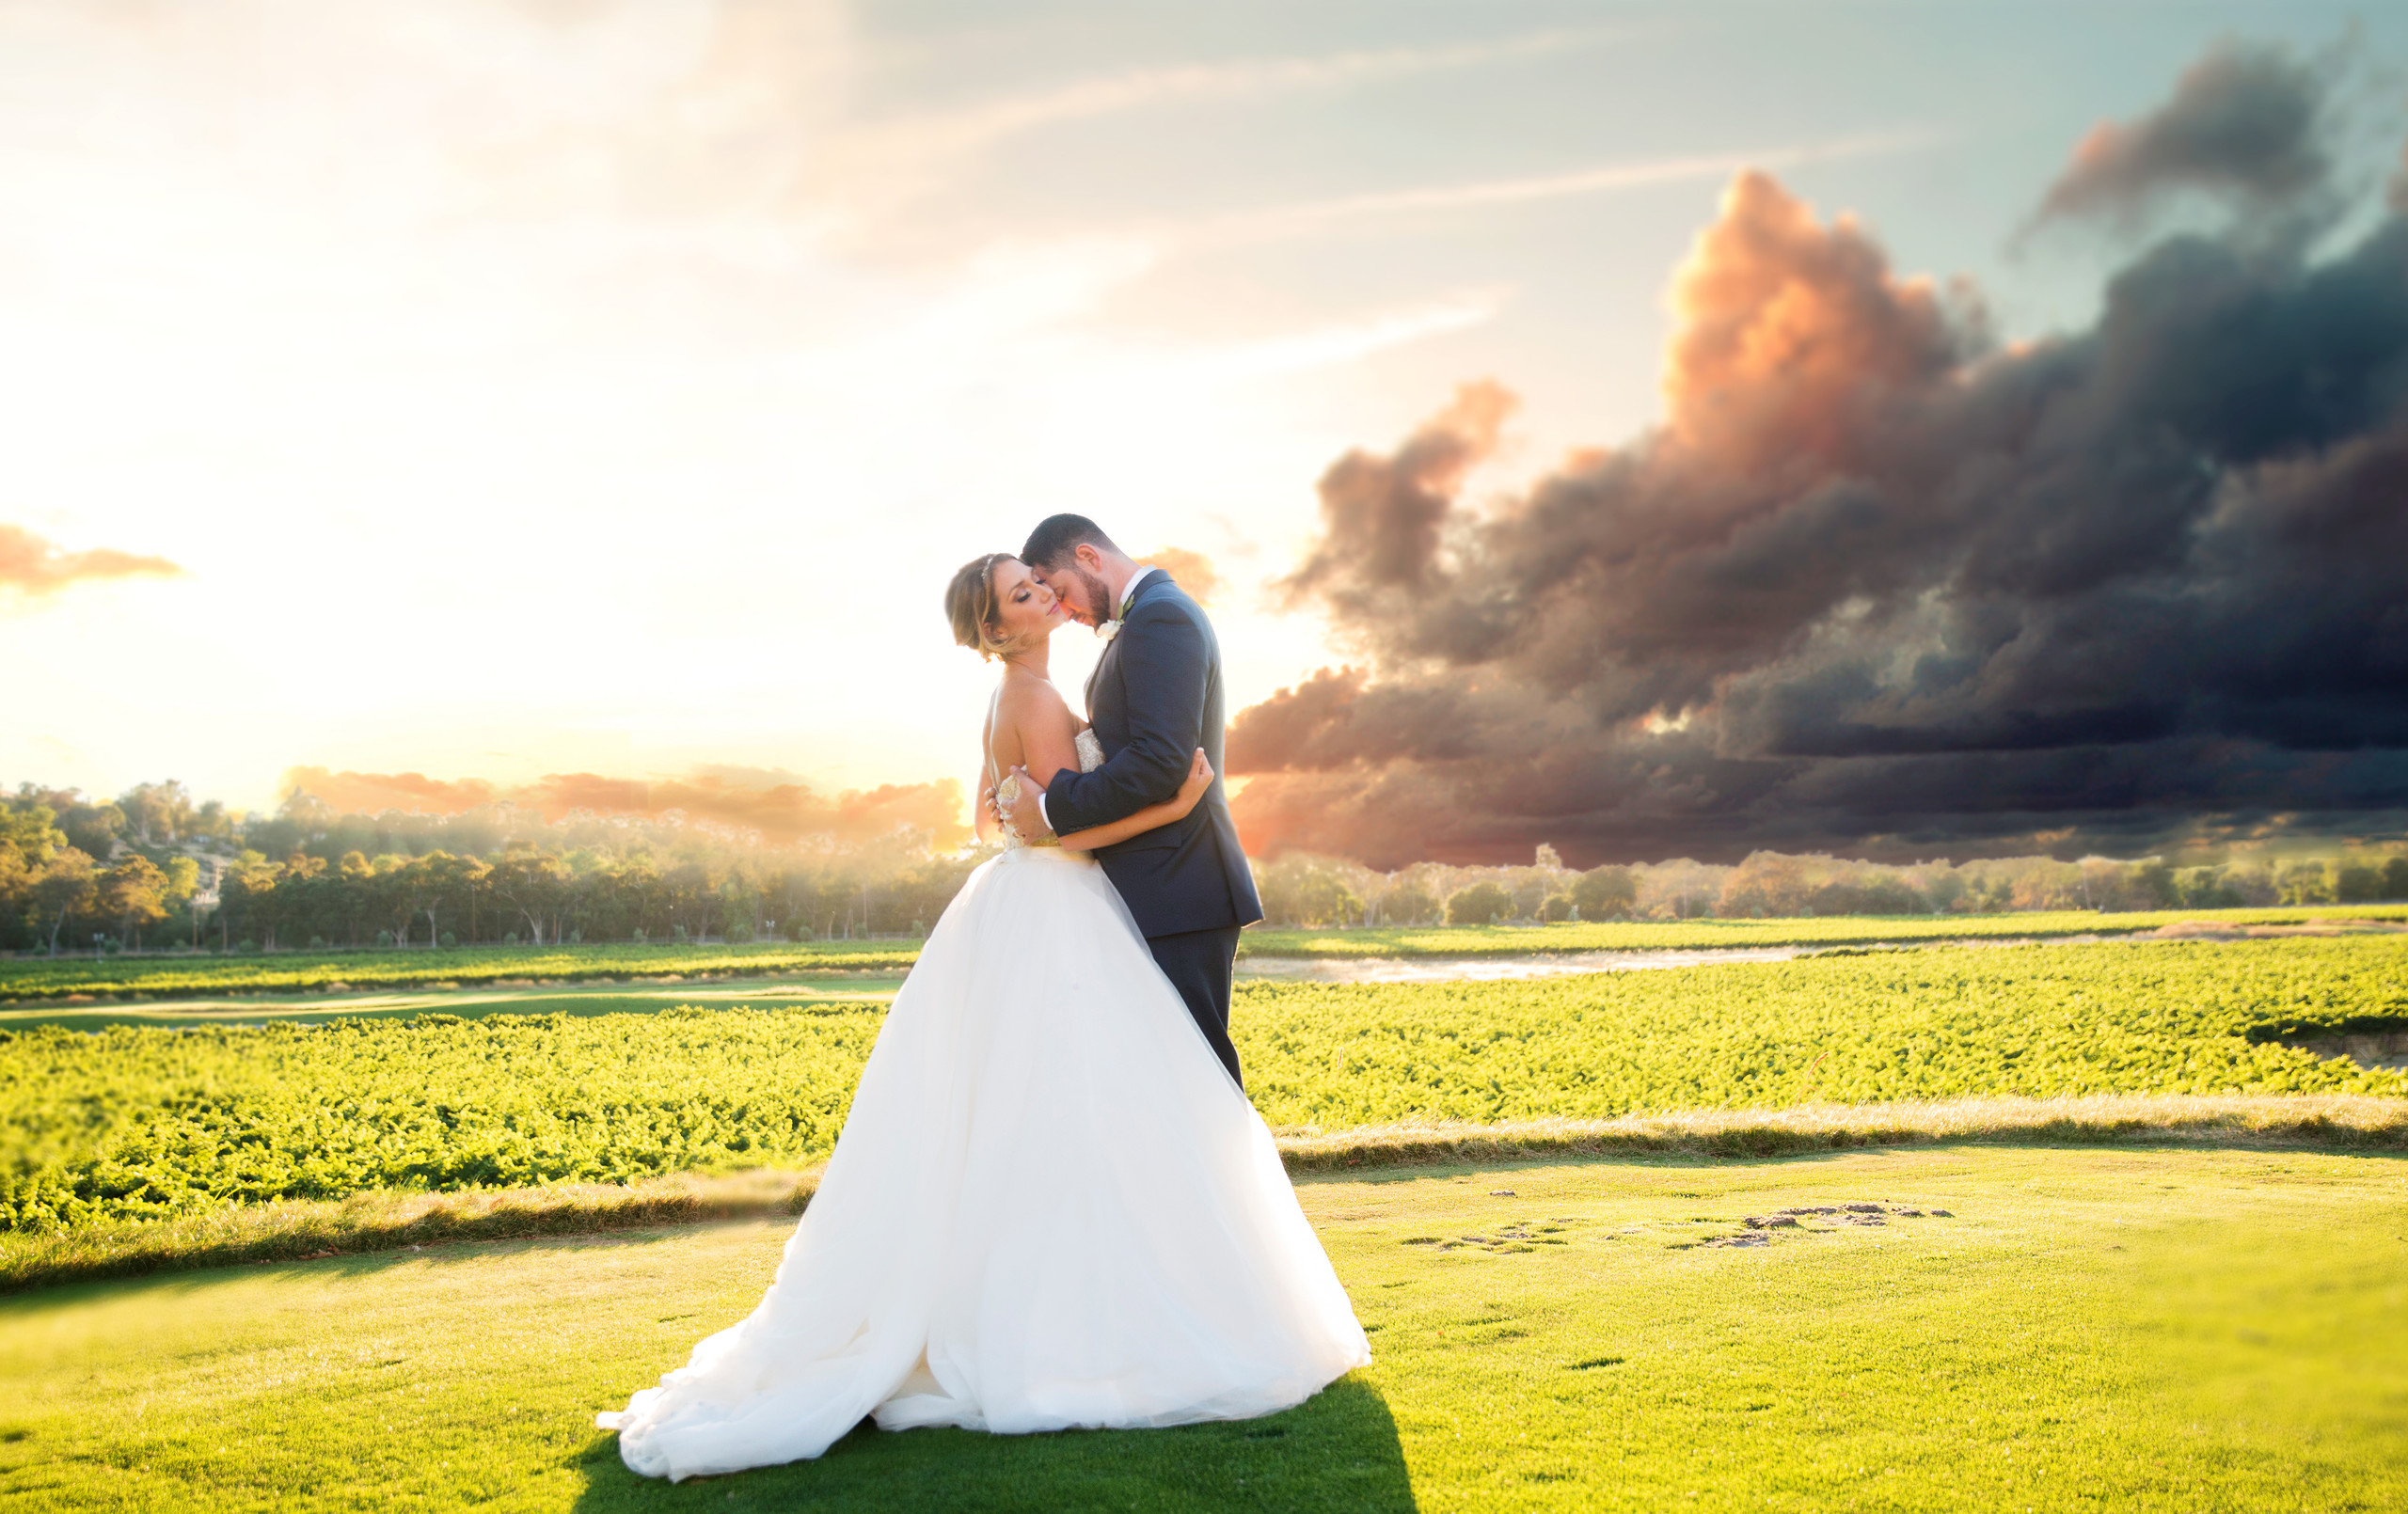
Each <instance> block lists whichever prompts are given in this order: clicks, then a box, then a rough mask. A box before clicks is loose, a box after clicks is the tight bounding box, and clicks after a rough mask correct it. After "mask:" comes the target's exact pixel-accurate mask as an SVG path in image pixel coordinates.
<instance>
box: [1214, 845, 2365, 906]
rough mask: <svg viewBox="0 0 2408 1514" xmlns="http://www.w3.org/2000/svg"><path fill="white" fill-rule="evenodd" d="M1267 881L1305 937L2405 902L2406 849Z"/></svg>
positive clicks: (1343, 870)
mask: <svg viewBox="0 0 2408 1514" xmlns="http://www.w3.org/2000/svg"><path fill="white" fill-rule="evenodd" d="M1255 881H1256V883H1257V885H1258V886H1259V889H1260V891H1261V894H1262V905H1263V912H1264V914H1265V915H1266V916H1267V917H1269V919H1270V921H1271V923H1274V924H1278V925H1294V926H1355V925H1435V924H1449V925H1467V924H1484V923H1492V922H1497V921H1525V922H1545V921H1563V920H1697V919H1703V918H1709V917H1719V918H1722V919H1773V918H1794V917H1798V916H1813V915H1930V914H1996V913H2003V912H2009V911H2015V910H2041V909H2098V910H2111V911H2113V910H2132V909H2229V908H2241V907H2253V906H2254V907H2272V906H2279V905H2316V904H2367V903H2373V902H2377V901H2383V900H2408V851H2402V850H2400V849H2398V848H2392V849H2387V850H2374V849H2367V848H2353V849H2348V850H2340V851H2337V852H2336V853H2328V854H2326V855H2321V856H2319V855H2313V854H2306V853H2295V854H2292V855H2288V856H2286V855H2281V854H2275V853H2271V852H2270V853H2269V854H2268V855H2248V854H2242V855H2234V856H2227V857H2225V858H2223V859H2220V860H2212V861H2198V862H2194V863H2192V864H2190V865H2187V866H2186V865H2182V864H2179V863H2177V862H2172V861H2168V860H2165V859H2163V858H2154V857H2152V858H2142V859H2138V860H2117V859H2113V858H2104V857H2092V858H2084V859H2083V860H2079V861H2060V860H2056V859H2054V858H2049V857H2004V858H1988V859H1982V860H1973V861H1967V862H1951V861H1948V860H1937V861H1928V862H1917V863H1915V864H1913V865H1911V866H1907V867H1893V866H1886V865H1883V864H1879V863H1873V862H1863V861H1854V860H1846V859H1841V858H1833V857H1828V856H1819V855H1817V856H1802V857H1801V856H1796V855H1791V854H1787V853H1782V852H1768V851H1764V852H1756V853H1753V854H1751V856H1749V857H1748V858H1747V859H1746V860H1743V861H1741V862H1739V863H1737V864H1735V865H1725V864H1718V863H1708V862H1697V861H1691V860H1688V859H1686V858H1681V859H1675V860H1671V861H1666V862H1656V863H1635V864H1632V865H1629V866H1622V865H1609V866H1605V867H1595V868H1590V869H1588V870H1586V871H1579V870H1576V869H1573V868H1570V867H1567V866H1565V865H1564V863H1563V860H1562V859H1561V858H1560V857H1559V856H1558V855H1557V854H1556V850H1555V848H1554V847H1552V846H1541V847H1539V848H1538V851H1537V855H1536V857H1535V858H1534V859H1533V860H1532V861H1531V863H1530V864H1529V866H1525V867H1459V866H1450V865H1448V864H1445V863H1439V862H1417V863H1415V864H1413V865H1412V866H1410V867H1403V868H1399V869H1396V870H1395V871H1393V872H1389V873H1379V872H1374V871H1373V870H1371V869H1370V868H1367V867H1364V866H1363V865H1361V864H1360V863H1357V862H1351V861H1348V860H1344V859H1342V858H1329V857H1315V856H1311V855H1308V854H1305V853H1298V852H1291V853H1289V854H1288V855H1286V856H1283V857H1281V858H1279V859H1278V860H1275V861H1272V862H1268V863H1259V864H1257V866H1256V869H1255Z"/></svg>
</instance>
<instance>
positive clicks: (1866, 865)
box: [0, 782, 2408, 953]
mask: <svg viewBox="0 0 2408 1514" xmlns="http://www.w3.org/2000/svg"><path fill="white" fill-rule="evenodd" d="M986 855H988V854H986V853H984V852H981V851H970V852H952V851H946V850H942V849H940V848H939V847H938V845H937V844H936V843H935V838H934V837H932V836H931V835H929V834H927V832H923V831H915V830H912V829H910V828H899V829H897V830H896V831H895V832H894V833H893V834H891V835H889V836H886V837H883V838H881V839H879V841H878V842H876V843H874V844H837V843H836V842H835V841H834V840H832V839H831V838H816V839H810V838H807V839H806V840H805V841H804V842H802V843H800V844H793V845H784V846H768V845H765V844H762V843H761V841H760V838H758V837H757V836H755V835H753V834H751V833H749V832H745V831H740V830H737V829H733V828H724V827H715V826H711V825H707V824H696V823H692V822H689V821H685V820H682V819H679V818H677V817H674V816H670V817H658V818H622V817H610V816H600V815H592V814H574V815H570V816H567V817H564V818H562V819H561V820H557V821H547V820H546V819H545V818H544V817H543V816H542V815H540V814H537V813H534V812H528V811H521V810H518V809H516V808H515V807H513V806H511V805H508V804H495V805H486V806H482V807H480V808H477V809H473V810H468V811H466V812H461V813H458V814H452V815H439V814H421V813H415V812H385V813H381V814H373V815H369V814H356V813H345V812H338V811H336V810H334V809H333V808H332V807H331V806H328V805H326V804H325V803H323V802H322V801H320V800H319V799H317V798H316V797H314V796H311V795H309V794H308V793H306V792H295V793H294V794H293V795H291V796H288V797H287V798H286V799H285V801H284V802H283V803H282V804H281V805H279V806H278V807H277V810H276V811H275V812H273V813H269V814H242V813H238V812H232V811H230V810H228V809H227V808H226V807H225V806H224V805H222V804H219V803H217V802H215V801H214V800H213V801H208V802H196V801H195V800H194V799H193V797H192V796H191V795H190V794H189V793H188V792H186V790H185V789H184V787H183V785H182V784H180V783H174V782H166V783H141V784H136V785H135V786H134V787H133V788H131V789H128V790H127V791H126V792H125V793H123V794H121V795H119V796H117V798H115V799H113V800H102V799H96V798H91V797H87V796H85V795H83V794H81V793H80V792H78V791H75V790H72V789H53V788H44V787H41V786H40V785H38V784H32V783H24V784H20V785H19V786H18V788H17V790H16V792H15V793H14V794H12V795H0V950H8V951H18V952H24V951H40V952H53V953H55V952H60V951H95V950H98V951H116V950H127V951H133V950H159V949H171V950H173V949H180V950H186V951H191V950H201V949H208V950H215V951H244V950H250V951H268V950H278V949H284V948H293V947H304V948H306V947H311V946H325V947H333V946H341V947H367V946H377V945H385V946H392V947H415V948H434V947H443V946H454V945H511V944H517V943H527V944H554V943H559V942H570V941H668V940H689V941H702V940H720V941H752V940H769V939H779V940H808V939H825V938H860V937H867V936H900V935H910V934H913V933H916V932H922V931H925V930H926V929H927V927H928V926H929V925H930V924H933V923H935V921H936V919H937V917H938V916H939V915H940V914H942V913H943V910H944V907H945V906H946V905H947V904H948V903H950V902H951V900H952V898H953V896H954V894H955V892H956V891H958V890H959V889H960V887H961V884H962V882H963V880H964V879H966V878H967V877H968V876H969V875H970V872H971V870H972V869H973V868H974V867H975V866H976V865H977V864H978V862H979V861H981V860H984V858H985V856H986ZM1256 877H1257V881H1258V883H1259V886H1260V890H1261V894H1262V901H1263V907H1264V912H1265V914H1266V915H1267V916H1268V919H1269V923H1271V924H1274V925H1284V926H1312V927H1321V926H1361V925H1428V924H1442V923H1443V924H1458V925H1461V924H1482V923H1491V922H1497V921H1530V922H1544V921H1563V920H1688V919H1697V918H1701V917H1705V916H1719V917H1723V918H1754V917H1766V918H1770V917H1782V916H1799V915H1909V914H1944V913H1950V912H1964V913H1992V912H1998V911H2005V910H2023V909H2099V910H2126V909H2165V908H2178V907H2179V908H2221V907H2241V906H2276V905H2306V904H2334V903H2337V904H2351V903H2361V902H2371V901H2375V900H2391V899H2408V850H2403V849H2401V848H2400V847H2397V846H2394V847H2388V848H2369V847H2348V848H2337V849H2333V850H2331V851H2328V852H2326V853H2325V854H2323V855H2313V854H2309V853H2307V852H2305V851H2302V850H2298V849H2296V844H2294V849H2293V850H2292V851H2289V852H2281V851H2278V850H2276V849H2275V848H2274V847H2272V846H2269V847H2262V848H2259V849H2257V850H2256V851H2249V850H2243V849H2237V850H2235V851H2234V852H2232V853H2230V854H2228V855H2226V856H2225V857H2223V858H2221V859H2219V860H2204V861H2197V862H2194V863H2191V864H2189V865H2180V864H2178V863H2174V862H2170V861H2168V860H2164V859H2160V858H2146V859H2140V860H2114V859H2108V858H2096V857H2094V858H2086V859H2083V860H2079V861H2060V860H2055V859H2052V858H2048V857H2012V858H1992V859H1984V860H1972V861H1967V862H1961V863H1959V862H1950V861H1947V860H1936V861H1925V862H1917V863H1915V864H1913V865H1911V866H1904V867H1899V866H1889V865H1883V864H1877V863H1872V862H1863V861H1853V860H1846V859H1839V858H1831V857H1825V856H1807V857H1800V856H1793V855H1788V854H1784V853H1779V852H1768V851H1766V852H1757V853H1754V854H1753V855H1751V856H1750V857H1748V858H1747V859H1746V860H1743V861H1741V862H1739V863H1737V864H1736V865H1720V864H1714V863H1704V862H1697V861H1692V860H1687V859H1676V860H1671V861H1665V862H1656V863H1640V864H1633V865H1630V866H1619V865H1616V866H1606V867H1596V868H1590V869H1587V870H1585V871H1584V870H1578V869H1574V868H1571V867H1567V866H1566V865H1565V864H1564V862H1563V860H1562V859H1561V858H1560V857H1559V856H1558V855H1557V853H1556V851H1555V849H1554V848H1553V847H1551V846H1541V847H1539V848H1538V849H1537V853H1536V855H1535V856H1534V858H1533V859H1532V860H1531V861H1530V863H1529V865H1527V866H1512V867H1475V866H1455V865H1450V864H1445V863H1438V862H1420V863H1416V864H1414V865H1412V866H1410V867H1404V868H1399V869H1396V870H1394V871H1392V872H1387V873H1380V872H1374V871H1373V870H1371V869H1370V868H1367V867H1364V866H1362V865H1360V864H1359V863H1355V862H1351V861H1347V860H1342V859H1335V858H1326V857H1314V856H1310V855H1307V854H1302V853H1290V854H1288V855H1286V856H1282V857H1280V858H1277V859H1275V860H1271V861H1268V862H1261V863H1258V864H1257V865H1256Z"/></svg>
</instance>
